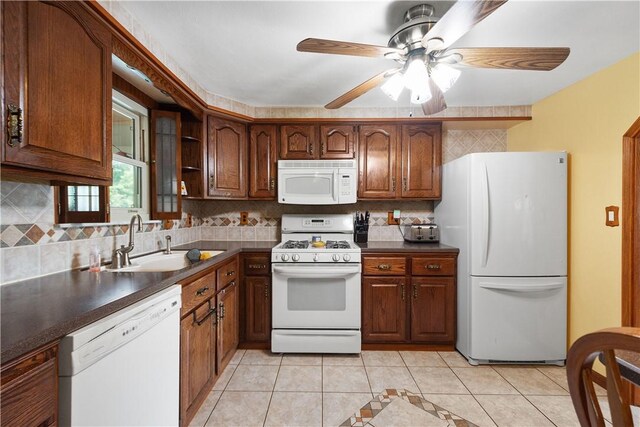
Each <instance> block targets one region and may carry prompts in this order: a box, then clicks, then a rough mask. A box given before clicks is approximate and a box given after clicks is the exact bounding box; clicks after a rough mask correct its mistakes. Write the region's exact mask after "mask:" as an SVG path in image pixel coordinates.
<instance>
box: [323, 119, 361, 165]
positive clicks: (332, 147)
mask: <svg viewBox="0 0 640 427" xmlns="http://www.w3.org/2000/svg"><path fill="white" fill-rule="evenodd" d="M355 142H356V127H355V126H331V125H324V126H320V158H321V159H353V158H355V156H356V154H355V145H356V143H355Z"/></svg>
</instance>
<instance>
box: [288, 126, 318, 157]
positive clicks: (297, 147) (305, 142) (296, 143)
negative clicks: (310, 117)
mask: <svg viewBox="0 0 640 427" xmlns="http://www.w3.org/2000/svg"><path fill="white" fill-rule="evenodd" d="M317 134H318V127H317V126H314V125H308V126H307V125H299V126H297V125H282V126H280V158H281V159H283V160H300V159H307V160H309V159H315V158H317V153H318V147H317V145H318V135H317Z"/></svg>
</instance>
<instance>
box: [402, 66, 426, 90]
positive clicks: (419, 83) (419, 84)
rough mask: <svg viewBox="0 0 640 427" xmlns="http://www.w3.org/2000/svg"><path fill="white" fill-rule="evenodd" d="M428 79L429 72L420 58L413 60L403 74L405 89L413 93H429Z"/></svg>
mask: <svg viewBox="0 0 640 427" xmlns="http://www.w3.org/2000/svg"><path fill="white" fill-rule="evenodd" d="M428 79H429V72H428V71H427V65H426V64H425V63H424V60H423V59H422V57H416V58H413V59H412V60H411V62H409V64H408V65H407V69H406V71H405V72H404V85H405V87H406V88H407V89H409V90H411V91H413V92H419V93H421V92H424V91H429V85H428V83H427V80H428Z"/></svg>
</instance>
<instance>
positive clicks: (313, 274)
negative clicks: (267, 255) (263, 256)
mask: <svg viewBox="0 0 640 427" xmlns="http://www.w3.org/2000/svg"><path fill="white" fill-rule="evenodd" d="M314 267H315V266H314ZM273 272H274V273H275V274H279V275H281V276H284V277H301V278H305V279H306V278H312V279H317V278H327V279H333V278H340V277H347V276H351V275H354V274H359V273H360V266H359V265H355V266H349V267H346V268H345V267H335V266H331V268H325V267H321V268H310V267H278V266H275V267H273Z"/></svg>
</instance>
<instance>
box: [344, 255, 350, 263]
mask: <svg viewBox="0 0 640 427" xmlns="http://www.w3.org/2000/svg"><path fill="white" fill-rule="evenodd" d="M342 259H343V260H344V261H345V262H349V261H351V255H349V254H345V255H344V256H343V257H342Z"/></svg>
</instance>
